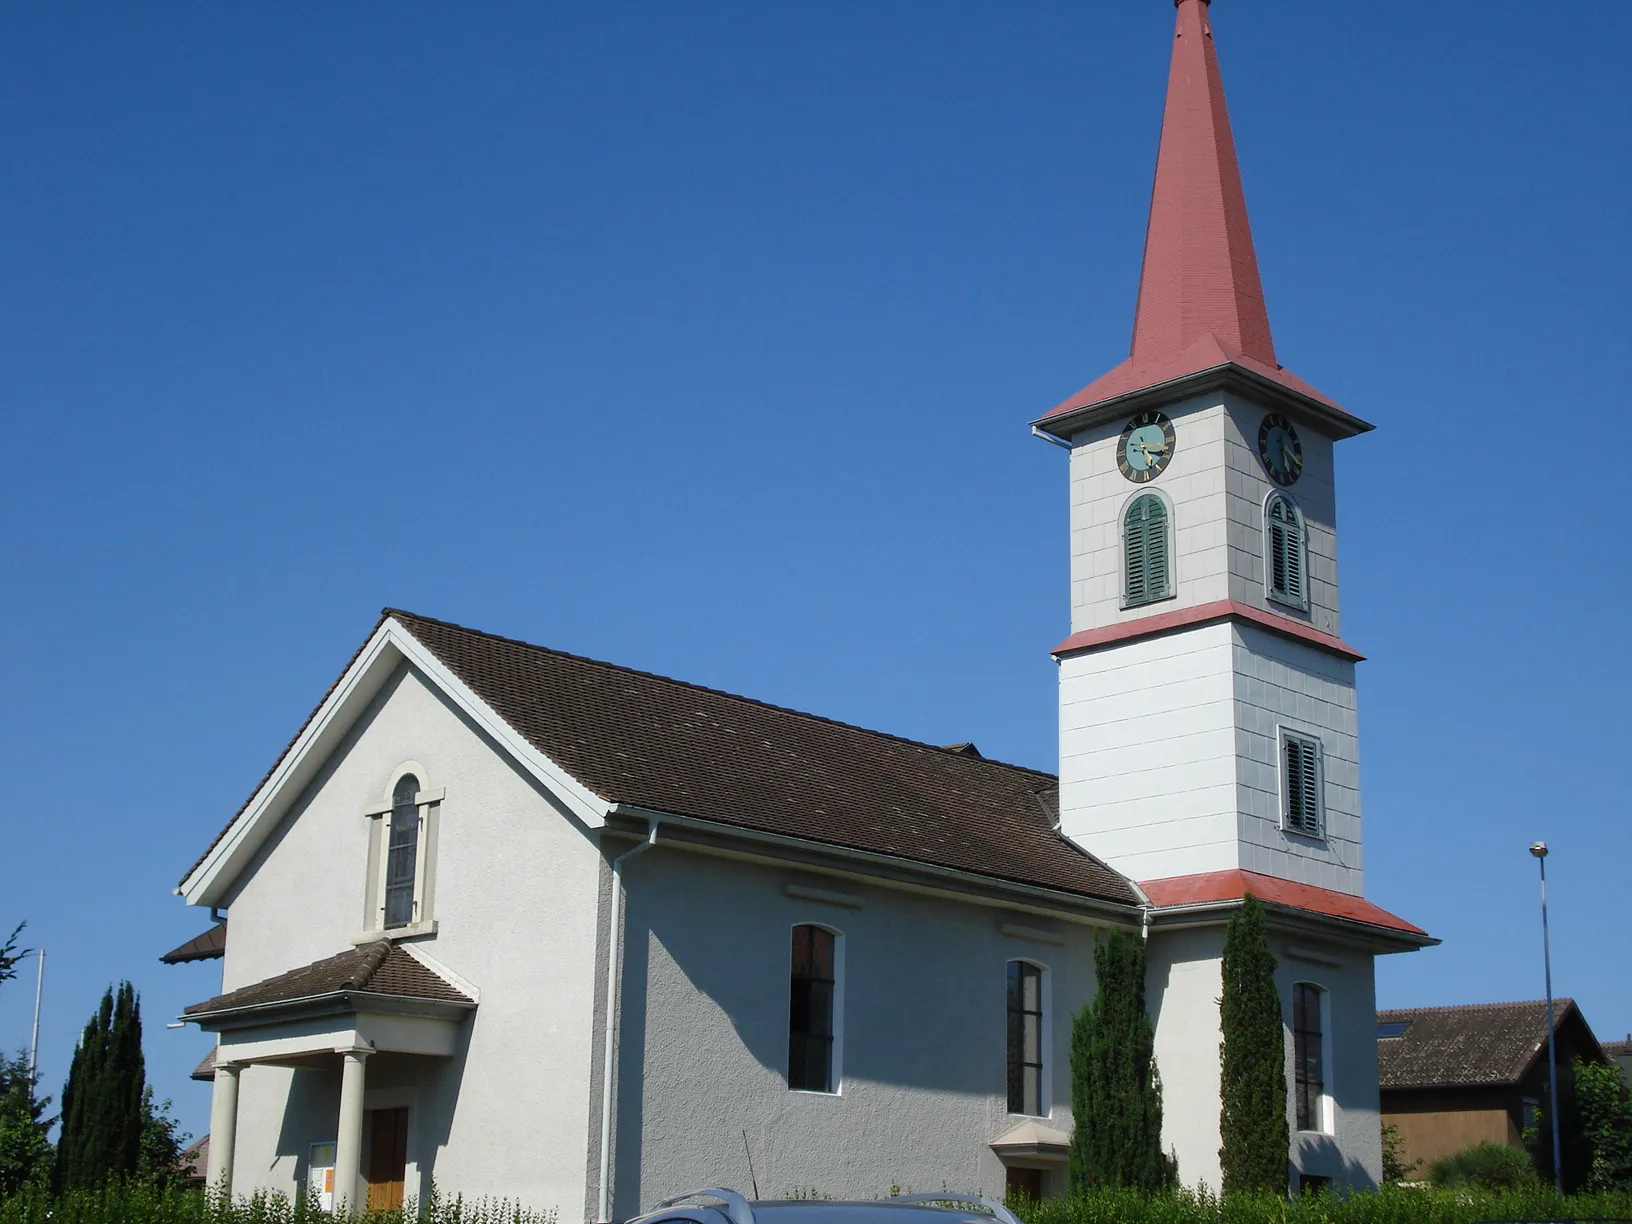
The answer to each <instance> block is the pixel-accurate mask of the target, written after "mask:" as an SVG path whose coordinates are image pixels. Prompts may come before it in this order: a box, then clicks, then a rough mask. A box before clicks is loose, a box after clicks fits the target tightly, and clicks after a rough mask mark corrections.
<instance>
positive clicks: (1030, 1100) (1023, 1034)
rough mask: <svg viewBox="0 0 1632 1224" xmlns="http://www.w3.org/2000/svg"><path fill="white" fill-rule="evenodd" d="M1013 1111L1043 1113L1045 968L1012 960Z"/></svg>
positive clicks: (1010, 992)
mask: <svg viewBox="0 0 1632 1224" xmlns="http://www.w3.org/2000/svg"><path fill="white" fill-rule="evenodd" d="M1009 1112H1010V1113H1013V1114H1029V1115H1031V1116H1032V1117H1034V1118H1036V1117H1041V1116H1042V1114H1043V971H1042V970H1041V969H1039V968H1038V967H1037V966H1036V965H1033V964H1031V963H1029V962H1027V961H1010V962H1009Z"/></svg>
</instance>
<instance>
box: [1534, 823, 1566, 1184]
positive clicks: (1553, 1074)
mask: <svg viewBox="0 0 1632 1224" xmlns="http://www.w3.org/2000/svg"><path fill="white" fill-rule="evenodd" d="M1530 853H1531V854H1533V855H1535V856H1536V865H1537V866H1538V867H1540V868H1541V964H1542V971H1543V972H1544V973H1545V975H1546V979H1547V1096H1548V1105H1549V1111H1548V1112H1549V1113H1550V1114H1551V1115H1552V1120H1553V1188H1554V1189H1555V1190H1557V1191H1558V1192H1559V1193H1560V1194H1563V1193H1564V1166H1563V1164H1562V1162H1561V1155H1560V1153H1559V1144H1558V1048H1557V1040H1556V1039H1557V1035H1558V1029H1557V1028H1556V1027H1555V1025H1554V1023H1553V952H1552V946H1551V943H1550V941H1549V940H1548V937H1547V843H1546V842H1539V841H1538V842H1532V843H1531V844H1530Z"/></svg>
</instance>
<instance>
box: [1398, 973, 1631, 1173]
mask: <svg viewBox="0 0 1632 1224" xmlns="http://www.w3.org/2000/svg"><path fill="white" fill-rule="evenodd" d="M1553 1017H1554V1020H1555V1022H1556V1024H1557V1033H1558V1052H1557V1058H1558V1064H1559V1084H1560V1086H1561V1087H1562V1086H1563V1085H1565V1084H1566V1083H1567V1082H1568V1077H1569V1075H1570V1067H1571V1065H1572V1064H1573V1063H1574V1062H1575V1060H1576V1059H1578V1058H1579V1059H1582V1060H1584V1061H1587V1062H1603V1061H1604V1052H1603V1051H1602V1050H1601V1049H1600V1048H1599V1045H1598V1041H1597V1039H1596V1038H1595V1037H1594V1036H1593V1035H1592V1030H1591V1029H1590V1028H1589V1027H1588V1026H1587V1022H1586V1021H1585V1020H1584V1019H1582V1017H1581V1012H1580V1010H1579V1009H1578V1008H1577V1007H1576V1006H1575V1003H1574V1001H1573V1000H1571V999H1554V1000H1553ZM1377 1069H1378V1079H1379V1081H1380V1084H1381V1089H1382V1109H1383V1121H1384V1122H1385V1123H1389V1124H1391V1125H1393V1126H1396V1127H1398V1128H1399V1132H1400V1139H1401V1141H1402V1144H1403V1146H1404V1159H1405V1160H1406V1162H1407V1163H1410V1162H1412V1161H1421V1162H1422V1167H1421V1170H1419V1171H1420V1172H1423V1173H1426V1172H1427V1169H1428V1166H1429V1165H1431V1164H1433V1162H1434V1161H1436V1160H1439V1159H1442V1158H1443V1157H1446V1156H1450V1155H1452V1154H1453V1153H1456V1152H1460V1151H1462V1150H1463V1149H1464V1148H1469V1147H1472V1146H1473V1145H1474V1144H1476V1143H1504V1144H1507V1145H1509V1146H1511V1147H1523V1146H1524V1132H1525V1129H1526V1128H1527V1127H1535V1126H1537V1125H1538V1124H1539V1120H1540V1119H1541V1117H1542V1111H1543V1110H1544V1109H1545V1106H1546V1101H1547V1097H1548V1088H1547V1083H1548V1080H1547V1004H1546V1001H1545V1000H1534V1001H1531V1002H1527V1003H1473V1004H1468V1005H1465V1006H1461V1007H1415V1008H1406V1009H1402V1010H1396V1011H1380V1012H1378V1013H1377Z"/></svg>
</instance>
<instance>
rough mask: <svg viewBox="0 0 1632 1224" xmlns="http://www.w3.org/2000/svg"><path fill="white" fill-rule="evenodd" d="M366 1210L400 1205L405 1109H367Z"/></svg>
mask: <svg viewBox="0 0 1632 1224" xmlns="http://www.w3.org/2000/svg"><path fill="white" fill-rule="evenodd" d="M368 1118H369V1132H368V1134H369V1146H368V1209H369V1210H370V1211H389V1210H390V1209H391V1208H393V1207H401V1206H402V1198H403V1183H404V1182H405V1181H406V1180H407V1177H408V1110H407V1109H406V1108H404V1109H373V1110H370V1111H369V1115H368Z"/></svg>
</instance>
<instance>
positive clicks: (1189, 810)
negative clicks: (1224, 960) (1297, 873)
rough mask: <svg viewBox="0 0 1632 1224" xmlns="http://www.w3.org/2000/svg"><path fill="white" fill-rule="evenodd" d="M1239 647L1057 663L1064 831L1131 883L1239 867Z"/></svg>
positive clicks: (1176, 647) (1168, 645) (1201, 634)
mask: <svg viewBox="0 0 1632 1224" xmlns="http://www.w3.org/2000/svg"><path fill="white" fill-rule="evenodd" d="M1118 479H1120V477H1118ZM1235 643H1236V639H1235V636H1234V630H1233V629H1232V627H1231V626H1230V625H1229V624H1228V623H1224V622H1220V623H1216V624H1212V625H1204V626H1201V627H1199V628H1196V629H1191V630H1187V631H1185V632H1182V633H1172V634H1168V635H1166V636H1163V637H1155V638H1141V639H1137V640H1134V641H1130V642H1124V643H1120V644H1118V645H1116V646H1111V647H1106V648H1104V649H1101V650H1096V651H1092V652H1089V653H1086V654H1079V655H1073V656H1070V657H1067V658H1065V659H1062V660H1061V661H1060V830H1061V832H1063V833H1064V834H1065V835H1066V836H1067V837H1070V838H1072V839H1073V840H1075V841H1076V842H1077V843H1078V844H1079V845H1081V846H1083V847H1084V848H1085V849H1087V850H1089V851H1090V852H1092V853H1093V854H1096V855H1098V856H1099V857H1100V858H1101V859H1103V860H1104V861H1105V862H1107V863H1109V864H1110V865H1111V866H1112V867H1114V868H1116V869H1117V870H1118V871H1121V872H1123V873H1124V874H1126V875H1128V876H1130V877H1132V878H1133V879H1135V880H1154V879H1162V878H1165V877H1168V876H1178V875H1191V874H1194V873H1198V872H1205V871H1222V870H1226V869H1228V868H1233V867H1237V866H1240V857H1241V850H1240V820H1239V817H1238V805H1239V796H1238V793H1237V792H1238V787H1237V775H1238V767H1237V762H1236V754H1237V751H1238V746H1239V745H1238V736H1237V731H1236V728H1237V717H1238V709H1237V702H1236V685H1235V680H1234V676H1235V667H1236V663H1235Z"/></svg>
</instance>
